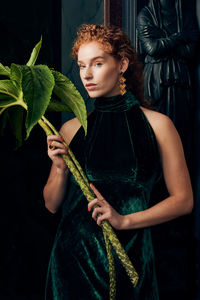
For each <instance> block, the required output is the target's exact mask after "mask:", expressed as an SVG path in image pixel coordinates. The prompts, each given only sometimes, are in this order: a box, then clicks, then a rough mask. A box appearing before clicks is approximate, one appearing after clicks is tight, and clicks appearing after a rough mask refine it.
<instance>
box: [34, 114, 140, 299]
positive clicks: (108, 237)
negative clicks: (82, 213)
mask: <svg viewBox="0 0 200 300" xmlns="http://www.w3.org/2000/svg"><path fill="white" fill-rule="evenodd" d="M38 123H39V125H40V126H41V127H42V128H43V130H44V131H45V133H46V135H47V136H48V135H52V134H55V135H58V136H61V135H60V133H59V132H58V131H57V130H56V129H55V128H54V127H53V125H52V124H51V123H50V122H49V121H48V120H47V119H46V118H45V117H43V118H42V119H40V120H39V121H38ZM63 144H64V145H65V146H66V147H68V154H62V157H63V159H64V161H65V162H66V164H67V166H68V168H69V170H70V172H71V173H72V174H73V176H74V178H75V180H76V181H77V183H78V184H79V185H80V188H81V190H82V192H83V194H84V195H85V197H86V199H87V200H88V201H89V202H90V201H92V200H93V199H94V197H95V195H94V193H93V191H92V190H91V188H90V186H89V182H88V179H87V177H86V176H85V174H84V172H83V170H82V168H81V166H80V164H79V163H78V161H77V160H76V158H75V156H74V154H73V152H72V151H71V150H70V148H69V145H67V143H66V142H65V141H64V142H63ZM94 207H97V205H96V206H94ZM101 227H102V230H103V235H104V239H105V243H106V249H107V253H108V262H109V273H110V300H113V299H115V294H116V281H115V268H114V258H113V254H112V250H111V245H112V246H113V248H114V250H115V252H116V254H117V255H118V257H119V259H120V261H121V263H122V264H123V266H124V268H125V270H126V272H127V274H128V276H129V278H130V280H131V282H132V284H133V286H134V287H136V285H137V282H138V279H139V277H138V274H137V272H136V270H135V268H134V266H133V264H132V262H131V261H130V259H129V257H128V255H127V254H126V252H125V250H124V248H123V247H122V245H121V243H120V242H119V240H118V238H117V235H116V233H115V232H114V230H113V228H112V226H111V225H110V223H109V222H108V221H107V220H104V221H102V224H101Z"/></svg>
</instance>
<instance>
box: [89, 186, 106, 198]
mask: <svg viewBox="0 0 200 300" xmlns="http://www.w3.org/2000/svg"><path fill="white" fill-rule="evenodd" d="M90 187H91V189H92V190H93V192H94V193H95V195H96V196H97V198H99V199H100V200H101V199H102V200H103V199H104V198H103V196H102V195H101V193H100V192H99V191H98V190H97V188H96V187H95V186H94V185H93V184H92V183H90Z"/></svg>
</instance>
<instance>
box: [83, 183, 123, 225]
mask: <svg viewBox="0 0 200 300" xmlns="http://www.w3.org/2000/svg"><path fill="white" fill-rule="evenodd" d="M90 187H91V189H92V190H93V192H94V194H95V195H96V196H97V198H95V199H94V200H92V201H91V202H90V203H89V204H88V211H90V210H91V209H92V207H93V206H94V205H95V204H96V205H98V206H99V207H95V208H94V210H93V212H92V218H93V219H94V220H95V221H96V222H97V225H99V226H101V222H102V221H103V220H107V221H108V222H109V223H110V224H111V225H112V227H114V228H115V229H118V230H120V229H123V222H124V217H125V216H123V215H120V214H119V213H118V212H117V211H116V210H115V209H114V208H113V207H112V206H111V205H110V204H109V203H108V202H107V201H106V200H105V198H104V197H103V196H102V195H101V193H100V192H99V191H98V190H97V188H96V187H95V186H94V185H93V184H92V183H91V184H90ZM98 214H101V215H99V216H98Z"/></svg>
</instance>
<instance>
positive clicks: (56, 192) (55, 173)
mask: <svg viewBox="0 0 200 300" xmlns="http://www.w3.org/2000/svg"><path fill="white" fill-rule="evenodd" d="M80 126H81V124H80V122H79V120H78V119H77V118H73V119H72V120H70V121H68V122H66V123H64V124H63V126H62V127H61V129H60V133H61V135H62V137H63V138H64V140H65V141H66V143H67V144H68V145H69V144H70V142H71V140H72V138H73V136H74V135H75V134H76V132H77V130H78V129H79V127H80ZM59 141H61V139H60V137H58V136H49V137H48V138H47V144H48V145H50V144H51V145H52V146H55V147H56V148H55V150H51V149H50V148H49V147H48V155H49V157H50V158H51V160H52V167H51V171H50V175H49V178H48V180H47V183H46V185H45V187H44V191H43V195H44V201H45V206H46V208H47V209H48V210H49V211H50V212H52V213H55V212H56V211H57V210H58V208H59V206H60V205H61V203H62V201H63V199H64V196H65V192H66V182H67V176H68V173H69V171H68V168H67V166H66V164H65V162H64V160H63V159H62V157H61V156H60V155H61V154H67V149H65V147H64V145H63V144H61V143H60V142H59Z"/></svg>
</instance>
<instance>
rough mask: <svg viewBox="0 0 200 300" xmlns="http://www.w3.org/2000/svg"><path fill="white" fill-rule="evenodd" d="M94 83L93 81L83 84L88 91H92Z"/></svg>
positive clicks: (94, 86)
mask: <svg viewBox="0 0 200 300" xmlns="http://www.w3.org/2000/svg"><path fill="white" fill-rule="evenodd" d="M96 86H97V85H96V84H95V83H88V84H86V85H85V87H86V89H87V90H88V91H93V90H95V89H96Z"/></svg>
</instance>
